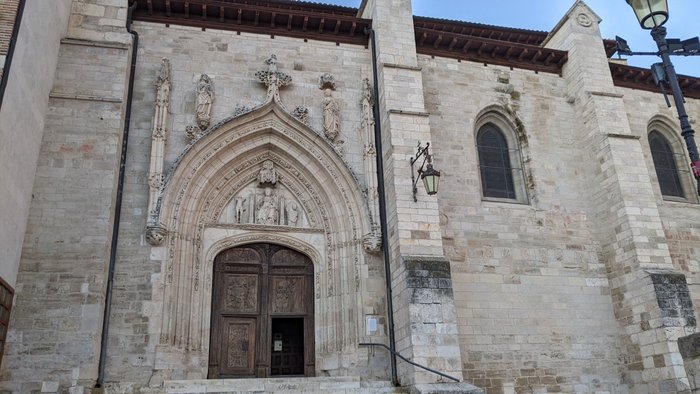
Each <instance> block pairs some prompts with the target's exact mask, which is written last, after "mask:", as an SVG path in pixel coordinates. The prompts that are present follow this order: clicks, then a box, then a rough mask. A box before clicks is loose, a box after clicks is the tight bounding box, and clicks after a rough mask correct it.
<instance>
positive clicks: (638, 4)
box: [615, 0, 700, 195]
mask: <svg viewBox="0 0 700 394" xmlns="http://www.w3.org/2000/svg"><path fill="white" fill-rule="evenodd" d="M627 4H629V5H630V7H632V9H633V10H634V14H635V15H636V16H637V21H639V25H640V26H641V27H642V28H643V29H646V30H651V36H652V38H653V39H654V41H655V42H656V45H657V47H658V48H659V51H658V52H633V51H632V50H631V49H630V47H629V45H628V44H627V41H625V40H624V39H622V38H620V37H615V41H617V51H618V54H620V55H627V56H631V55H654V56H659V57H661V62H660V63H654V65H653V66H652V67H651V72H652V75H653V77H654V82H655V83H656V85H657V86H659V87H660V88H661V92H662V93H663V94H664V97H665V98H666V103H667V104H668V106H669V107H670V106H671V103H670V102H669V100H668V97H667V96H666V89H667V88H670V89H671V93H672V95H673V100H674V101H675V103H676V111H677V112H678V119H679V120H680V123H681V135H682V136H683V139H684V140H685V144H686V147H687V148H688V156H689V157H690V167H691V169H692V170H693V176H694V177H695V180H696V182H697V192H698V195H700V153H698V147H697V144H696V143H695V131H694V130H693V128H692V126H691V125H690V120H689V119H688V113H687V112H686V110H685V98H684V97H683V92H682V91H681V87H680V84H679V82H678V75H676V69H675V68H674V67H673V63H671V55H675V56H700V39H699V38H698V37H693V38H691V39H688V40H679V39H677V38H666V28H665V27H664V26H663V25H664V23H666V21H668V0H627Z"/></svg>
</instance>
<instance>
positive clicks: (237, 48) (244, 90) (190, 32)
mask: <svg viewBox="0 0 700 394" xmlns="http://www.w3.org/2000/svg"><path fill="white" fill-rule="evenodd" d="M134 30H136V31H137V32H139V35H140V38H141V41H140V50H139V58H138V64H137V69H136V85H135V94H134V103H133V105H134V106H133V108H134V111H133V114H132V128H131V136H130V141H129V153H128V161H127V167H126V171H127V173H126V188H125V199H124V208H123V211H122V225H121V228H120V245H119V259H118V261H117V266H116V279H115V299H114V304H113V315H112V321H111V328H110V341H109V348H108V358H107V381H108V382H121V384H120V385H119V386H120V387H121V389H123V390H126V391H129V390H130V387H133V386H134V385H135V386H143V385H147V384H151V385H158V384H160V383H162V381H163V380H170V379H186V378H191V377H194V376H199V375H198V374H200V369H198V368H197V367H196V366H194V363H196V361H192V360H189V361H181V359H180V358H178V355H175V354H174V355H173V356H172V358H171V359H163V356H162V353H163V352H161V353H160V354H161V356H159V359H158V361H156V356H155V355H156V352H157V351H161V350H162V348H159V343H160V340H161V327H162V323H163V321H162V317H163V314H162V313H163V301H164V300H163V291H164V290H163V286H164V275H162V273H161V268H162V267H161V262H160V260H161V259H162V258H163V256H159V255H157V253H158V252H155V253H156V255H152V254H151V253H152V250H153V251H158V250H161V249H162V248H152V247H151V245H149V244H148V243H147V242H146V240H145V238H144V229H145V226H146V219H147V199H148V170H149V160H150V158H149V156H150V151H151V150H150V145H151V144H150V141H151V130H152V124H151V122H152V118H153V114H154V103H155V93H156V89H155V82H156V78H157V76H158V72H159V70H160V66H161V59H162V58H164V57H165V58H168V59H169V60H170V64H171V66H172V96H171V100H170V111H171V114H170V124H169V125H167V141H166V148H165V162H166V163H165V168H166V171H167V169H168V168H169V167H170V166H171V165H172V163H173V162H174V161H175V159H176V158H177V156H178V155H179V154H180V153H181V152H182V151H183V150H184V149H185V147H186V146H187V144H188V139H187V137H186V134H185V128H186V127H187V126H190V125H194V124H195V123H196V120H195V115H194V113H195V106H196V104H195V97H196V87H197V82H198V81H199V78H200V75H201V74H203V73H206V74H208V75H209V76H210V77H211V79H212V81H213V86H214V101H213V106H212V121H211V124H216V123H217V122H219V121H221V120H223V119H225V118H227V117H229V116H231V115H233V113H234V110H235V108H236V106H237V105H245V106H248V107H253V106H255V105H256V104H258V103H260V102H262V101H264V99H265V94H266V88H265V86H264V85H263V84H261V83H259V82H258V81H257V79H256V77H255V73H256V72H257V71H260V70H265V69H267V65H265V64H264V61H265V60H266V59H268V58H269V57H270V55H271V54H276V56H277V59H278V65H277V66H278V70H279V71H281V72H284V73H287V74H289V75H291V76H292V78H293V82H292V83H291V84H290V85H289V86H286V87H284V88H282V89H281V90H280V96H281V99H282V102H283V103H284V104H285V105H286V106H287V108H288V109H289V110H292V109H294V108H295V107H296V106H306V107H307V108H308V109H309V123H310V126H311V127H312V128H313V129H314V130H317V131H319V132H321V130H322V110H321V109H322V100H323V91H322V90H320V89H319V77H320V76H321V75H322V74H324V73H326V72H329V73H331V74H332V75H333V76H334V77H335V79H336V81H337V88H336V90H335V91H334V92H333V97H335V98H336V99H337V100H338V101H339V103H340V111H341V114H340V118H341V125H340V127H341V132H340V137H339V139H342V140H344V141H345V143H344V144H343V149H344V152H345V153H344V157H345V159H346V160H347V162H348V163H349V166H350V167H351V169H352V170H353V171H354V172H355V173H356V174H357V175H358V178H359V179H360V181H361V182H363V179H364V174H363V161H362V160H363V144H362V138H361V137H362V136H361V131H362V130H361V124H360V115H361V106H360V101H361V97H362V87H363V84H362V80H363V78H371V74H370V73H371V71H370V68H369V65H370V60H369V57H370V54H369V51H368V50H367V49H366V48H364V47H361V46H352V45H345V44H341V45H340V46H336V44H335V43H332V42H319V41H313V40H309V41H308V42H304V40H303V39H296V38H287V37H280V36H276V37H274V39H273V38H270V37H269V36H263V35H255V34H246V33H241V34H240V35H238V34H236V32H228V31H219V30H214V29H208V30H207V31H205V32H203V31H201V29H196V28H188V27H182V26H175V25H171V26H170V27H165V26H164V25H160V24H151V23H143V22H136V23H135V24H134ZM362 275H363V277H364V279H363V280H364V281H366V283H367V285H366V287H367V288H366V289H365V291H366V293H365V294H364V295H363V296H362V297H363V299H364V300H366V305H367V306H366V308H365V311H363V312H362V313H363V314H366V315H376V316H380V321H379V324H380V330H379V333H375V335H376V338H373V339H372V340H379V341H381V340H383V338H384V337H385V335H386V328H385V324H386V323H385V321H384V316H385V315H386V311H385V310H384V309H383V308H384V302H383V294H384V285H383V283H384V281H383V273H382V265H381V262H380V260H379V259H378V258H374V259H372V260H370V262H369V264H368V271H367V272H363V273H362ZM316 313H318V314H320V313H335V314H338V313H340V311H317V312H316ZM317 319H320V318H318V317H317ZM363 319H364V318H363ZM341 327H342V325H339V327H338V329H339V330H341ZM364 334H365V333H364V332H361V333H360V335H361V338H363V339H365V338H366V337H365V336H364ZM337 340H340V338H337ZM358 354H359V355H360V356H358V355H357V354H350V353H348V354H346V355H345V356H340V355H338V357H336V358H328V359H323V360H320V359H317V375H320V376H323V375H337V374H348V373H350V374H353V373H354V374H363V375H367V376H382V377H384V378H385V377H386V376H387V372H386V370H385V368H386V367H387V365H388V359H387V358H386V356H385V355H384V354H383V353H382V352H381V351H377V352H376V355H375V356H369V352H367V351H365V350H362V351H360V352H359V353H358ZM168 362H169V363H170V366H168V365H166V364H167V363H168ZM180 362H183V364H180V365H178V363H180ZM188 362H191V363H192V364H189V365H188ZM154 366H155V368H156V369H158V370H161V371H162V372H159V373H157V374H156V376H154V377H151V374H152V373H153V369H154ZM168 368H169V371H168ZM200 377H201V376H200Z"/></svg>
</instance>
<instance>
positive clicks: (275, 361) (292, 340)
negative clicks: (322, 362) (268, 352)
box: [270, 318, 304, 376]
mask: <svg viewBox="0 0 700 394" xmlns="http://www.w3.org/2000/svg"><path fill="white" fill-rule="evenodd" d="M271 344H272V363H271V364H270V375H272V376H295V375H297V376H304V319H303V318H276V319H275V318H273V319H272V341H271Z"/></svg>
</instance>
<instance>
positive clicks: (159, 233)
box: [146, 225, 168, 246]
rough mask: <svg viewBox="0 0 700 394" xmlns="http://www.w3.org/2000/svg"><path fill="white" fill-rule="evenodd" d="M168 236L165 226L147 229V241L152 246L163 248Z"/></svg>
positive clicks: (148, 227)
mask: <svg viewBox="0 0 700 394" xmlns="http://www.w3.org/2000/svg"><path fill="white" fill-rule="evenodd" d="M167 236H168V230H166V229H165V228H164V227H163V226H160V225H155V226H147V227H146V241H147V242H148V243H149V244H150V245H152V246H161V245H162V244H163V241H165V238H166V237H167Z"/></svg>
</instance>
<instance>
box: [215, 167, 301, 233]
mask: <svg viewBox="0 0 700 394" xmlns="http://www.w3.org/2000/svg"><path fill="white" fill-rule="evenodd" d="M278 179H279V176H278V175H277V169H276V168H275V164H274V162H273V161H272V160H265V161H264V162H263V163H262V165H261V168H260V171H259V172H258V176H257V178H256V180H255V182H251V183H250V184H249V185H247V186H246V187H244V188H243V189H242V190H241V191H240V192H239V193H237V194H236V195H235V196H234V197H233V199H231V202H230V203H229V204H228V205H227V206H226V208H224V210H223V212H222V213H221V217H220V218H219V223H221V224H262V225H276V226H289V227H308V225H309V223H308V220H307V219H306V217H307V215H306V213H305V212H304V210H303V208H302V204H301V203H300V202H299V201H298V200H297V198H296V197H294V194H293V193H292V192H291V191H290V190H289V189H288V188H287V187H286V186H284V185H283V184H282V182H278Z"/></svg>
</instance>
